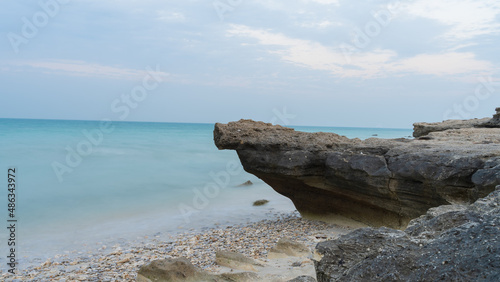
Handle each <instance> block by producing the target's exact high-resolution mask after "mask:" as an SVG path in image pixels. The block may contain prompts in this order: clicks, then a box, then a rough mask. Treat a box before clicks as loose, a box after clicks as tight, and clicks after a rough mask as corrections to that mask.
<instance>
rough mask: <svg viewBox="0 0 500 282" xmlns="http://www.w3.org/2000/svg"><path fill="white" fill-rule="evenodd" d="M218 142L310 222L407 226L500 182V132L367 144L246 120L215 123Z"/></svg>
mask: <svg viewBox="0 0 500 282" xmlns="http://www.w3.org/2000/svg"><path fill="white" fill-rule="evenodd" d="M474 124H475V123H474ZM214 140H215V144H216V146H217V147H218V148H219V149H231V150H236V151H237V153H238V156H239V158H240V160H241V163H242V164H243V167H244V169H245V170H246V171H247V172H249V173H252V174H254V175H256V176H257V177H259V178H261V179H262V180H264V181H265V182H266V183H267V184H269V185H270V186H271V187H273V189H274V190H276V191H277V192H278V193H280V194H282V195H284V196H287V197H288V198H290V199H291V200H292V201H293V203H294V205H295V207H296V208H297V210H298V211H299V212H300V213H301V214H302V215H303V216H306V217H307V216H321V217H323V218H324V217H326V216H328V215H330V214H340V215H343V216H346V217H349V218H352V219H355V220H358V221H361V222H364V223H368V224H370V225H374V226H389V227H396V228H401V227H405V226H406V224H407V223H408V222H409V220H410V219H413V218H416V217H418V216H420V215H422V214H424V213H425V212H426V211H427V210H428V209H429V208H431V207H436V206H440V205H445V204H456V203H462V204H466V203H472V202H474V201H475V200H477V199H478V198H480V197H484V196H486V195H487V194H488V193H490V192H491V191H493V190H494V187H495V185H498V184H500V128H474V127H472V125H471V126H469V127H467V128H458V129H448V130H445V131H439V132H430V133H428V135H427V136H426V137H425V138H423V139H421V140H414V139H403V138H401V139H390V140H389V139H378V138H369V139H367V140H364V141H361V140H359V139H349V138H347V137H344V136H340V135H337V134H334V133H321V132H320V133H305V132H297V131H295V130H293V129H291V128H286V127H281V126H273V125H271V124H267V123H263V122H255V121H251V120H240V121H238V122H230V123H228V124H216V125H215V130H214Z"/></svg>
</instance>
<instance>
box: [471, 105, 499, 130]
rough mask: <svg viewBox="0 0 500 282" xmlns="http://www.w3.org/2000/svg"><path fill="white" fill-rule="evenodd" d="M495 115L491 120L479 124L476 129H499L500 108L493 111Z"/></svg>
mask: <svg viewBox="0 0 500 282" xmlns="http://www.w3.org/2000/svg"><path fill="white" fill-rule="evenodd" d="M495 110H496V111H497V113H496V114H495V115H494V116H493V118H492V119H490V120H489V121H486V122H485V123H481V124H479V125H477V126H476V127H488V128H500V108H496V109H495Z"/></svg>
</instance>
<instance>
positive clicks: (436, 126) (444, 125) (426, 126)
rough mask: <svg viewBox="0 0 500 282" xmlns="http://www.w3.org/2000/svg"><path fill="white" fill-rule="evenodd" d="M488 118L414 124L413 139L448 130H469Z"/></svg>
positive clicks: (488, 119)
mask: <svg viewBox="0 0 500 282" xmlns="http://www.w3.org/2000/svg"><path fill="white" fill-rule="evenodd" d="M490 120H491V119H490V118H483V119H477V118H476V119H469V120H454V119H450V120H445V121H443V122H431V123H428V122H416V123H414V124H413V137H422V136H426V135H428V134H429V133H431V132H437V131H445V130H449V129H460V128H471V127H474V126H477V125H480V124H484V123H486V122H488V121H490Z"/></svg>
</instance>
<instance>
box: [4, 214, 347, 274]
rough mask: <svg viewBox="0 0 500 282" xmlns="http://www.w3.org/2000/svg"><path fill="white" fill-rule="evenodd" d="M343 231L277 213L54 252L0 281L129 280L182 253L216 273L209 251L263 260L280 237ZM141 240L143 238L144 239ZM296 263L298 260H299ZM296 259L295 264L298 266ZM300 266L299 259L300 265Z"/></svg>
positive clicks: (308, 236)
mask: <svg viewBox="0 0 500 282" xmlns="http://www.w3.org/2000/svg"><path fill="white" fill-rule="evenodd" d="M332 227H336V228H340V229H347V228H343V227H340V226H337V225H333V224H326V223H323V222H317V221H310V220H305V219H302V218H300V217H299V216H298V215H297V214H296V213H290V214H279V216H278V219H276V220H263V221H259V222H255V223H249V224H243V225H233V226H227V227H225V228H220V227H218V226H216V227H215V228H211V229H204V230H203V231H200V232H194V231H189V232H185V233H181V234H178V235H172V236H171V238H172V241H170V242H166V241H161V240H158V239H151V240H152V241H153V242H152V243H151V242H148V243H143V244H135V245H133V244H129V245H128V246H123V245H122V246H119V245H115V246H113V247H109V249H111V250H108V251H107V252H105V250H106V249H107V248H108V247H107V246H106V245H103V246H102V247H101V248H99V250H98V251H96V252H94V253H91V254H90V255H83V254H82V253H81V252H79V253H78V254H80V256H76V257H69V255H68V254H67V253H66V254H60V255H57V256H55V257H54V258H53V259H49V260H47V261H45V262H43V263H41V264H40V265H39V266H30V267H28V268H27V269H22V270H20V271H19V273H18V274H17V275H16V276H13V275H11V274H9V273H2V274H1V275H0V280H2V281H135V279H136V276H137V272H138V271H139V268H140V267H141V266H142V265H144V264H147V263H149V262H151V261H153V260H157V259H164V258H176V257H187V258H188V259H189V260H191V262H192V263H193V264H194V265H196V266H198V267H200V268H202V269H204V270H207V271H213V272H217V271H220V267H219V266H217V265H216V264H215V251H216V250H226V251H233V252H240V253H242V254H244V255H246V256H248V257H251V258H254V259H259V260H261V261H268V260H267V252H268V250H269V249H271V248H272V247H273V246H275V245H276V243H277V242H278V240H279V239H280V238H282V237H288V238H291V239H292V240H295V241H298V242H302V243H304V244H306V245H307V246H308V247H311V248H312V247H314V245H315V244H316V242H315V241H316V240H311V236H316V235H317V233H318V231H322V230H325V229H328V228H332ZM144 238H146V237H144ZM299 263H300V262H299ZM299 263H296V264H295V265H296V266H299ZM300 264H302V263H300Z"/></svg>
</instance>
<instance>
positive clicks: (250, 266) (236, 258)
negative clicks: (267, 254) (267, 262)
mask: <svg viewBox="0 0 500 282" xmlns="http://www.w3.org/2000/svg"><path fill="white" fill-rule="evenodd" d="M215 262H216V263H217V264H218V265H220V266H226V267H229V268H234V269H240V270H246V271H257V269H256V268H255V266H260V265H261V263H259V262H257V261H255V260H253V259H251V258H247V257H246V256H244V255H243V254H240V253H235V252H228V251H217V252H216V253H215Z"/></svg>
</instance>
